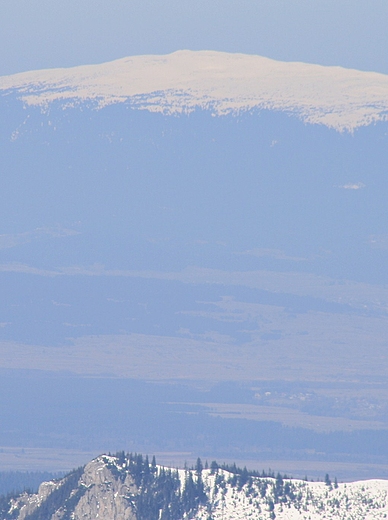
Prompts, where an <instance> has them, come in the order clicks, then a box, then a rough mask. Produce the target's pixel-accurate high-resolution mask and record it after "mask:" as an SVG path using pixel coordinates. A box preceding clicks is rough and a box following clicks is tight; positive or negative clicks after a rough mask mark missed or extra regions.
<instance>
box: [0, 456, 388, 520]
mask: <svg viewBox="0 0 388 520" xmlns="http://www.w3.org/2000/svg"><path fill="white" fill-rule="evenodd" d="M387 492H388V482H387V481H382V480H372V481H364V482H353V483H348V484H338V485H336V486H332V485H329V484H325V483H320V482H305V481H301V480H291V479H283V478H282V477H280V476H278V477H277V478H276V479H275V478H269V477H252V476H249V475H248V474H247V472H244V471H243V472H240V474H234V473H230V472H228V471H225V470H223V469H220V468H218V467H216V466H214V465H213V467H212V469H206V470H201V467H200V466H197V470H195V471H194V470H171V469H168V468H162V467H160V466H157V465H156V464H152V463H151V464H150V463H149V462H148V459H143V458H142V457H141V456H138V455H135V456H132V455H130V456H128V455H127V456H125V455H124V454H122V455H119V456H116V457H113V456H106V455H103V456H101V457H98V458H97V459H95V460H93V461H91V462H90V463H89V464H87V465H86V466H85V468H81V469H79V470H76V471H74V472H73V473H71V474H70V475H68V476H67V477H65V478H64V479H62V480H61V481H59V482H52V483H44V484H42V485H41V486H40V489H39V492H38V493H37V494H36V495H28V494H27V493H25V494H23V495H21V496H20V497H19V498H17V499H12V500H11V502H10V503H9V504H8V506H7V507H6V508H4V507H3V511H2V515H1V518H2V520H5V519H10V518H14V519H17V520H38V519H43V518H44V519H45V520H54V519H55V520H60V519H63V520H64V519H74V520H80V519H81V518H82V519H83V520H92V519H96V518H101V519H103V520H119V519H120V520H121V519H128V520H129V519H133V520H140V519H144V520H154V519H155V520H158V519H159V520H166V519H168V520H181V519H182V518H187V519H188V518H193V519H199V520H209V519H212V520H240V519H247V518H251V519H255V520H267V519H268V520H270V519H271V520H274V519H275V518H277V519H278V520H318V519H322V518H325V519H327V520H334V519H336V520H337V519H338V520H339V519H346V520H369V519H370V520H371V519H383V518H386V516H387V514H388V503H387V502H388V501H387Z"/></svg>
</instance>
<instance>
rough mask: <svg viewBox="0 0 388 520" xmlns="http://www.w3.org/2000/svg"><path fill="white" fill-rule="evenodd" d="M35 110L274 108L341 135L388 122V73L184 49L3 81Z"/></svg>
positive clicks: (219, 111) (220, 110) (6, 89)
mask: <svg viewBox="0 0 388 520" xmlns="http://www.w3.org/2000/svg"><path fill="white" fill-rule="evenodd" d="M10 90H11V91H17V94H18V95H19V97H21V98H22V100H23V101H24V103H25V104H27V105H38V106H42V107H45V108H47V107H48V106H49V105H50V103H52V102H53V101H58V100H59V101H63V102H65V103H67V104H69V105H74V104H77V103H83V102H92V103H93V104H95V106H96V107H104V106H106V105H110V104H114V103H121V102H129V103H130V104H131V105H133V106H134V107H136V108H140V109H147V110H150V111H156V112H163V113H166V114H174V113H182V112H183V113H189V112H191V111H193V110H195V109H198V108H199V109H207V110H211V111H212V112H213V113H214V114H217V115H221V114H226V113H231V112H232V113H238V112H240V111H246V110H251V109H272V110H280V111H287V112H290V113H294V114H296V115H297V116H298V117H300V118H301V119H302V120H303V121H305V122H307V123H318V124H323V125H326V126H328V127H331V128H335V129H336V130H338V131H344V130H348V131H353V130H354V129H356V128H357V127H360V126H365V125H369V124H372V123H374V122H377V121H382V120H387V119H388V76H387V75H384V74H378V73H374V72H361V71H357V70H351V69H345V68H342V67H324V66H320V65H311V64H306V63H296V62H295V63H293V62H281V61H275V60H272V59H268V58H264V57H261V56H254V55H245V54H229V53H225V52H213V51H177V52H174V53H172V54H169V55H165V56H134V57H128V58H123V59H120V60H116V61H113V62H109V63H104V64H102V65H87V66H80V67H74V68H69V69H51V70H40V71H32V72H26V73H21V74H15V75H12V76H3V77H1V78H0V91H2V93H3V94H6V93H8V92H9V91H10Z"/></svg>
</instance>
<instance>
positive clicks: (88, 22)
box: [0, 0, 388, 75]
mask: <svg viewBox="0 0 388 520" xmlns="http://www.w3.org/2000/svg"><path fill="white" fill-rule="evenodd" d="M387 21H388V2H387V0H196V1H194V0H109V1H108V0H0V48H1V49H2V51H1V54H0V56H1V59H0V74H1V75H4V74H11V73H15V72H21V71H25V70H30V69H37V68H51V67H60V66H72V65H79V64H86V63H98V62H103V61H108V60H112V59H116V58H120V57H123V56H128V55H135V54H151V53H152V54H164V53H169V52H172V51H175V50H178V49H184V48H187V49H193V50H197V49H212V50H223V51H229V52H244V53H250V54H261V55H264V56H269V57H272V58H276V59H282V60H298V61H306V62H314V63H321V64H328V65H342V66H345V67H353V68H358V69H361V70H374V71H379V72H384V73H388V57H387V52H386V51H387V49H388V31H387Z"/></svg>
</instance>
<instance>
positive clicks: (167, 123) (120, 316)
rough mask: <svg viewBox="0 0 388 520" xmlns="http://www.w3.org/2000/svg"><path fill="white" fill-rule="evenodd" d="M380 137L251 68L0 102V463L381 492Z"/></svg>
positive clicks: (385, 463) (357, 101) (310, 71)
mask: <svg viewBox="0 0 388 520" xmlns="http://www.w3.org/2000/svg"><path fill="white" fill-rule="evenodd" d="M387 118H388V77H387V76H385V75H382V74H375V73H370V72H360V71H355V70H347V69H343V68H340V67H322V66H317V65H309V64H303V63H283V62H277V61H274V60H270V59H268V58H263V57H260V56H246V55H241V54H227V53H220V52H211V51H202V52H191V51H179V52H176V53H173V54H171V55H168V56H137V57H129V58H125V59H121V60H117V61H115V62H112V63H106V64H102V65H89V66H84V67H76V68H72V69H54V70H44V71H35V72H26V73H23V74H17V75H13V76H7V77H2V78H0V157H1V164H0V168H1V170H0V173H1V174H0V280H1V288H2V291H1V297H0V372H1V375H2V379H0V382H1V381H3V383H2V384H3V385H4V392H0V407H1V406H2V407H3V408H0V409H1V410H3V412H4V413H3V412H2V413H3V415H2V417H5V418H6V419H5V420H4V421H3V423H2V424H1V425H0V446H1V445H2V446H5V447H7V446H17V447H22V446H26V447H27V446H31V447H39V448H48V447H50V448H51V449H55V448H58V449H59V448H61V449H64V448H68V447H70V448H73V447H75V446H76V448H77V449H78V450H81V449H82V450H93V453H99V452H101V451H109V450H110V449H116V447H117V446H121V445H125V446H130V447H131V449H133V450H139V451H141V450H142V451H146V450H147V451H151V450H152V451H154V452H167V453H170V452H171V451H174V450H175V449H177V450H178V451H179V452H189V453H197V452H198V450H199V449H202V447H203V450H204V452H203V453H201V456H209V458H210V457H213V454H214V457H217V456H218V457H220V458H223V457H225V456H226V455H227V456H228V457H234V458H237V457H238V458H239V460H241V459H243V460H247V458H250V459H251V460H252V459H253V460H256V459H257V458H260V457H262V455H263V454H264V455H265V456H266V457H268V458H270V459H271V458H274V459H276V460H279V459H282V458H283V459H288V460H291V461H295V460H308V461H309V463H312V462H314V461H320V462H322V463H323V464H326V462H328V463H330V462H332V461H334V460H335V461H338V463H342V462H343V463H344V464H345V462H346V463H349V464H358V463H360V464H361V463H362V464H369V463H370V464H372V462H373V464H375V465H380V466H378V467H379V468H380V469H379V471H380V473H379V475H383V476H385V474H386V473H385V472H386V471H388V448H387V446H386V431H387V429H388V419H387V417H388V414H387V410H388V397H387V396H388V384H387V378H386V376H387V373H388V356H387V340H386V330H387V326H388V270H387V261H388V212H387V193H388V154H387V149H388V121H387ZM27 375H28V377H27ZM91 376H92V377H91ZM94 378H96V379H94ZM32 382H33V383H32ZM172 383H173V384H172ZM158 385H159V386H158ZM21 388H23V389H25V390H24V391H23V392H22V391H21ZM97 395H98V396H99V397H98V398H95V396H97ZM92 396H94V398H93V397H92ZM118 396H120V399H118ZM74 402H77V406H74V405H73V404H74ZM139 403H143V404H141V405H140V404H139ZM144 406H147V407H148V408H147V413H144ZM33 409H34V410H35V411H34V413H32V410H33ZM80 409H82V410H84V411H85V413H83V414H82V416H83V417H84V418H85V419H84V420H83V419H82V420H81V419H80V415H81V414H80V413H79V410H80ZM53 410H55V413H53ZM122 410H125V413H123V412H122ZM89 417H94V418H97V417H105V418H106V420H105V421H103V423H104V424H99V427H98V428H97V427H96V425H95V424H94V422H93V421H92V422H91V421H90V420H89ZM144 417H146V420H145V419H144V420H143V418H144ZM156 417H157V419H156ZM108 418H109V419H108ZM134 418H135V419H134ZM172 418H173V419H174V421H176V422H172ZM172 424H174V425H176V426H171V425H172ZM161 425H163V427H161ZM142 443H144V444H142ZM177 446H179V448H176V447H177ZM88 457H89V455H88ZM0 458H1V455H0ZM85 460H86V459H85ZM223 460H225V459H223ZM310 467H311V466H310ZM358 467H359V466H357V467H356V470H357V468H358ZM353 468H354V467H353V466H352V467H351V470H349V469H348V466H346V468H345V470H346V472H349V471H350V472H351V471H353ZM35 469H37V468H35ZM50 469H53V470H55V469H56V468H51V467H50ZM356 470H355V471H356ZM301 471H303V473H301V474H302V475H303V474H304V470H303V468H302V470H301ZM317 471H318V469H317ZM357 471H358V470H357ZM375 471H376V468H375V466H374V467H370V468H369V469H368V472H367V474H368V475H371V474H372V475H374V474H375V473H374V472H375ZM346 474H348V473H346ZM352 474H353V473H352ZM357 475H358V476H360V474H359V473H357ZM362 475H364V473H362V472H361V476H362Z"/></svg>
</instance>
